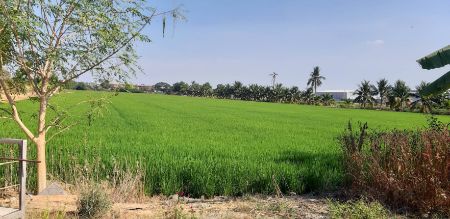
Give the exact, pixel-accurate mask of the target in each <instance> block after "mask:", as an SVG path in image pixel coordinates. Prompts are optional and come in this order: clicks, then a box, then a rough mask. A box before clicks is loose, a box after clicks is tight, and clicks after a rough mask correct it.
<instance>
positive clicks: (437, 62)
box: [417, 45, 450, 69]
mask: <svg viewBox="0 0 450 219" xmlns="http://www.w3.org/2000/svg"><path fill="white" fill-rule="evenodd" d="M417 62H418V63H419V64H420V65H421V66H422V68H423V69H434V68H440V67H443V66H445V65H447V64H450V45H448V46H446V47H444V48H442V49H440V50H438V51H435V52H433V53H431V54H430V55H427V56H425V57H423V58H421V59H419V60H417Z"/></svg>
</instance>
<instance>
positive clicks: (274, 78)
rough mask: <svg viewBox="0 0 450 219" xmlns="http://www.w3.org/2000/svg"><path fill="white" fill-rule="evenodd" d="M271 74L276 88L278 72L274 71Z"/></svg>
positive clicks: (273, 86) (273, 85)
mask: <svg viewBox="0 0 450 219" xmlns="http://www.w3.org/2000/svg"><path fill="white" fill-rule="evenodd" d="M269 76H271V77H272V88H275V85H276V80H277V76H278V74H277V73H276V72H273V73H272V74H269Z"/></svg>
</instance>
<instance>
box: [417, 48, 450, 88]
mask: <svg viewBox="0 0 450 219" xmlns="http://www.w3.org/2000/svg"><path fill="white" fill-rule="evenodd" d="M417 62H418V63H419V64H420V65H421V66H422V68H424V69H434V68H440V67H443V66H445V65H448V64H449V63H450V46H446V47H444V48H442V49H440V50H438V51H435V52H433V53H431V54H430V55H428V56H425V57H423V58H421V59H419V60H417ZM448 89H450V72H447V73H445V74H444V75H442V76H441V77H440V78H438V79H437V80H435V81H433V82H432V83H430V84H429V85H428V86H427V87H425V88H424V89H423V92H422V93H423V95H425V96H429V95H439V94H442V93H444V92H446V91H448Z"/></svg>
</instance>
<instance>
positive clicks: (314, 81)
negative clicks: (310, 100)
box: [307, 66, 326, 93]
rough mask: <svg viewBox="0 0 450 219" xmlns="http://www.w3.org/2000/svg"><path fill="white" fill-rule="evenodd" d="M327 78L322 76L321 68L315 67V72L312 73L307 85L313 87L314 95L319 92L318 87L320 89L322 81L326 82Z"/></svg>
mask: <svg viewBox="0 0 450 219" xmlns="http://www.w3.org/2000/svg"><path fill="white" fill-rule="evenodd" d="M325 79H326V78H325V77H324V76H321V75H320V68H319V66H316V67H314V69H313V71H312V72H311V74H310V76H309V79H308V83H307V85H308V86H309V85H311V87H312V88H314V93H316V91H317V87H320V85H322V80H325Z"/></svg>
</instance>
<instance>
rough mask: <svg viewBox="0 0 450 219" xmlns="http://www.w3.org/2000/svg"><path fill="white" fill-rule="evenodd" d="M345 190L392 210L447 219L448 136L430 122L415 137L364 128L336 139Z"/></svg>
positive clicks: (449, 200) (449, 195)
mask: <svg viewBox="0 0 450 219" xmlns="http://www.w3.org/2000/svg"><path fill="white" fill-rule="evenodd" d="M340 140H341V143H342V149H343V151H344V162H345V168H346V173H347V176H348V177H349V179H350V180H351V181H350V185H351V189H352V190H354V191H355V192H358V194H364V195H367V196H369V197H373V198H376V199H378V200H381V201H383V202H385V203H387V204H389V205H390V206H392V207H394V208H404V207H406V208H407V209H409V210H412V211H416V212H418V213H423V214H424V213H439V214H446V215H449V216H450V211H449V209H450V136H449V130H448V127H447V126H445V125H443V124H441V123H439V122H437V121H436V119H431V120H430V127H429V128H427V129H423V130H416V131H399V130H393V131H389V132H375V131H373V132H371V131H370V130H369V129H368V127H367V123H366V124H363V125H360V129H359V131H353V130H352V125H351V123H349V125H348V131H347V132H346V133H345V134H344V135H343V136H341V138H340Z"/></svg>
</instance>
